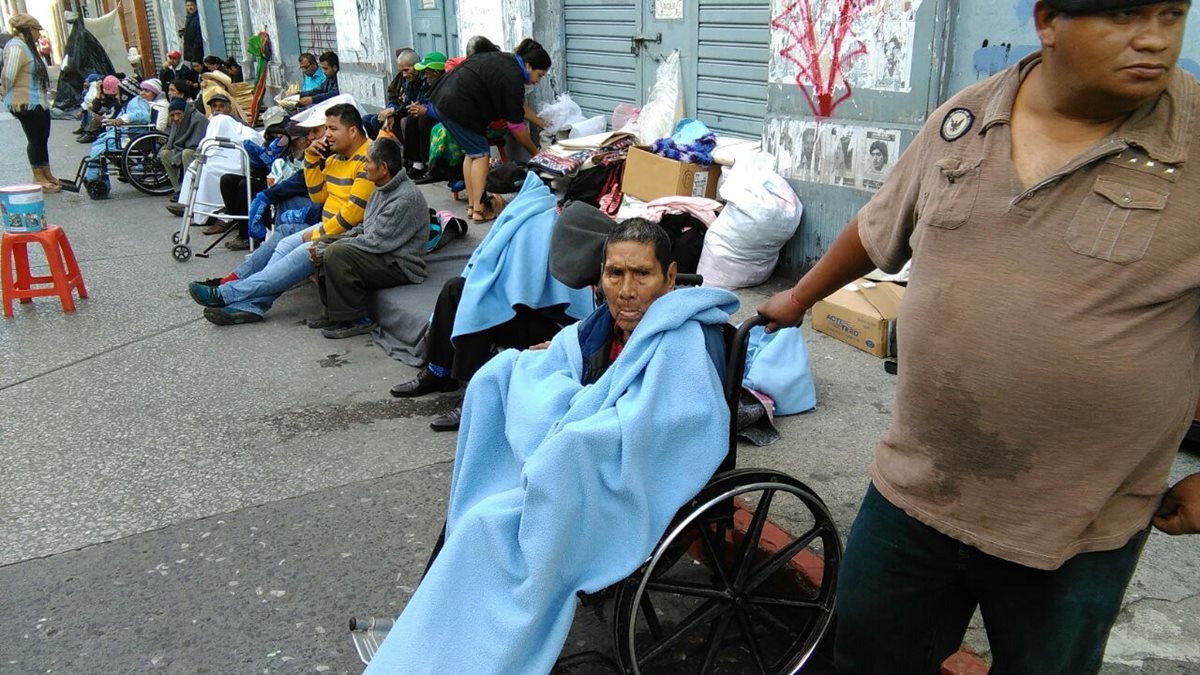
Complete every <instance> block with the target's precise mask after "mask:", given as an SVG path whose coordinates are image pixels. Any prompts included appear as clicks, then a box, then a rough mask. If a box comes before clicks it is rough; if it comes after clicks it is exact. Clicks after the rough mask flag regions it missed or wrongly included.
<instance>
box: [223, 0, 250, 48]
mask: <svg viewBox="0 0 1200 675" xmlns="http://www.w3.org/2000/svg"><path fill="white" fill-rule="evenodd" d="M217 9H219V10H220V12H221V32H222V33H223V34H224V35H225V53H224V54H223V55H221V56H224V57H225V58H227V59H228V58H230V57H232V58H234V59H236V60H238V61H241V60H242V59H244V58H246V55H245V54H243V53H242V27H241V26H240V25H238V14H237V0H217Z"/></svg>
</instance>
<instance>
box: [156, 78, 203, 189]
mask: <svg viewBox="0 0 1200 675" xmlns="http://www.w3.org/2000/svg"><path fill="white" fill-rule="evenodd" d="M167 114H168V115H170V117H171V123H170V125H169V126H168V127H167V144H166V145H164V146H163V147H162V149H161V150H159V151H158V159H159V160H160V161H161V162H162V165H163V168H164V169H166V170H167V178H169V179H170V180H171V186H172V187H174V188H175V194H176V200H175V201H178V195H179V177H180V175H181V174H182V173H183V169H185V168H187V165H188V164H191V163H192V160H193V159H194V158H195V157H196V148H198V147H200V141H202V140H204V133H205V132H206V131H208V118H207V117H205V116H204V115H201V114H200V111H199V110H196V108H195V106H193V105H192V104H191V103H188V102H187V101H185V100H183V99H181V98H173V99H171V103H170V104H169V105H168V107H167Z"/></svg>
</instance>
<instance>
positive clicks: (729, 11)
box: [696, 0, 771, 138]
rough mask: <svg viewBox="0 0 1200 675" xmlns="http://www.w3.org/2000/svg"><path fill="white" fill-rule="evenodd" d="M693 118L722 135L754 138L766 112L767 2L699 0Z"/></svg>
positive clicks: (768, 44)
mask: <svg viewBox="0 0 1200 675" xmlns="http://www.w3.org/2000/svg"><path fill="white" fill-rule="evenodd" d="M699 12H700V15H699V40H698V49H697V52H698V59H697V64H696V80H697V81H696V117H697V119H701V120H704V123H705V124H707V125H708V126H709V127H710V128H712V129H713V130H714V131H717V132H718V133H721V134H723V135H735V136H746V137H750V138H758V137H760V136H761V135H762V129H763V117H764V116H765V115H766V112H767V63H768V61H769V59H770V51H771V49H770V43H771V31H770V24H771V4H770V2H766V1H764V0H700V8H699Z"/></svg>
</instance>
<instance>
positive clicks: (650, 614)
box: [638, 593, 663, 640]
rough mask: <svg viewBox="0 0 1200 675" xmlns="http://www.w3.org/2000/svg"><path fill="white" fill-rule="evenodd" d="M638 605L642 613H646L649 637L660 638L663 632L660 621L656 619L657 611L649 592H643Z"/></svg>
mask: <svg viewBox="0 0 1200 675" xmlns="http://www.w3.org/2000/svg"><path fill="white" fill-rule="evenodd" d="M638 605H640V606H641V608H642V613H643V614H645V615H646V626H647V627H649V628H650V637H652V638H654V639H655V640H661V639H662V634H663V628H662V622H661V621H659V620H658V611H657V610H655V609H654V603H653V602H651V601H650V594H649V593H645V594H643V595H642V599H641V600H640V601H639V602H638Z"/></svg>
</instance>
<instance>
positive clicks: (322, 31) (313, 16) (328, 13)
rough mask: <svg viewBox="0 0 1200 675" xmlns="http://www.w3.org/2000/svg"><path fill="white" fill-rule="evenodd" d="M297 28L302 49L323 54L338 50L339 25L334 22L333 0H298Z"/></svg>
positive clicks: (302, 50) (317, 54)
mask: <svg viewBox="0 0 1200 675" xmlns="http://www.w3.org/2000/svg"><path fill="white" fill-rule="evenodd" d="M296 28H297V29H298V30H299V33H300V51H301V52H311V53H313V54H315V55H316V56H318V57H319V56H321V52H329V51H334V52H335V51H337V27H336V26H335V25H334V22H333V0H296Z"/></svg>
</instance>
